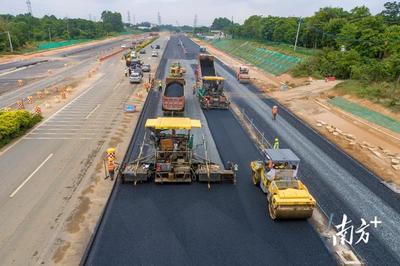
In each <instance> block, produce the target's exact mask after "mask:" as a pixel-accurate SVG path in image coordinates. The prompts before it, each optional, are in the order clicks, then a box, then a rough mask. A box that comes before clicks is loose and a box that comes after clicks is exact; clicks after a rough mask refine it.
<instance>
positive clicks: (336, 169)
mask: <svg viewBox="0 0 400 266" xmlns="http://www.w3.org/2000/svg"><path fill="white" fill-rule="evenodd" d="M184 44H186V45H187V47H190V48H189V49H193V50H194V49H198V46H197V45H194V44H193V43H192V42H191V41H190V40H188V39H184ZM217 72H218V74H219V75H222V76H223V77H225V78H226V85H227V86H226V87H227V91H228V92H229V93H230V94H231V96H232V97H231V98H232V101H233V102H234V103H235V104H237V105H238V106H239V107H240V108H244V109H245V112H246V113H247V114H248V115H249V116H250V117H251V118H253V119H254V123H255V124H256V126H257V127H258V128H259V129H261V130H262V132H264V134H265V136H266V137H267V138H268V139H270V140H273V139H274V138H275V137H278V138H279V139H280V143H281V146H283V147H289V148H291V149H293V151H294V152H295V153H296V154H297V155H298V156H299V157H300V158H301V160H302V165H301V168H300V174H301V176H302V177H303V181H304V182H305V183H306V184H307V186H308V188H309V189H310V190H311V192H312V194H313V195H314V196H316V198H317V200H318V202H319V204H320V205H321V206H322V208H323V210H324V211H325V212H326V213H328V214H329V213H333V214H334V217H335V219H334V220H335V222H336V223H339V222H341V218H342V214H347V215H348V216H349V217H350V218H351V219H352V220H353V222H354V225H355V229H356V228H357V227H358V226H359V225H360V224H361V220H360V219H361V218H364V219H365V220H367V221H368V222H369V221H371V220H373V219H374V216H377V217H378V218H379V219H380V220H382V223H383V224H382V225H381V226H380V227H378V228H376V229H374V228H368V230H367V231H369V232H370V233H371V235H370V240H369V243H368V244H359V245H356V246H355V249H356V251H357V252H358V253H359V254H360V255H361V256H362V257H363V258H364V259H365V260H366V261H367V262H368V263H369V264H371V265H382V264H385V265H396V264H397V265H398V264H399V263H400V214H399V212H400V206H399V205H398V202H399V200H400V195H399V194H396V193H394V192H393V191H391V190H390V189H388V188H387V187H386V186H384V185H383V184H382V183H380V182H379V178H378V177H377V176H375V175H373V174H372V173H371V172H369V171H367V170H366V169H365V168H364V167H362V166H361V165H360V164H359V163H357V162H356V161H355V160H353V159H351V158H350V157H349V156H348V155H346V154H344V153H343V152H341V151H340V150H339V149H338V148H336V147H335V146H334V145H332V144H331V143H329V142H328V141H326V140H325V139H324V138H323V137H321V136H320V135H318V134H317V133H316V132H315V131H313V130H312V129H310V128H309V127H307V126H305V125H304V124H302V123H301V122H300V121H299V120H298V119H296V118H295V117H294V116H293V115H292V114H290V112H288V111H286V110H285V109H284V107H282V106H281V107H280V109H281V112H280V115H279V119H278V120H277V121H275V122H274V121H272V120H271V118H270V113H271V107H272V106H273V105H277V104H278V103H276V102H275V101H273V100H272V99H264V98H263V97H261V98H260V96H259V95H260V91H258V90H257V88H255V87H253V86H251V85H242V84H240V83H238V82H237V80H236V78H235V76H234V73H233V72H232V70H229V69H227V68H226V67H224V66H223V65H222V64H218V65H217ZM371 227H372V225H371ZM355 237H356V239H355V241H357V240H358V235H355ZM382 258H385V261H384V262H382Z"/></svg>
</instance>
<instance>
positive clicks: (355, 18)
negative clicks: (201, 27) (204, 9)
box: [211, 1, 400, 81]
mask: <svg viewBox="0 0 400 266" xmlns="http://www.w3.org/2000/svg"><path fill="white" fill-rule="evenodd" d="M299 26H300V28H299V35H298V41H297V45H298V46H302V47H306V48H316V49H321V50H322V52H321V53H320V54H319V55H318V56H316V57H313V58H312V59H311V61H312V62H304V63H303V64H300V65H299V66H298V67H297V68H296V69H295V74H299V75H322V76H327V75H334V76H337V77H338V78H343V79H348V78H353V79H363V80H369V81H371V80H372V81H380V80H397V79H400V2H396V1H394V2H387V3H385V4H384V6H383V10H382V12H380V13H379V14H376V15H372V14H371V12H370V10H369V9H368V8H367V7H365V6H360V7H355V8H353V9H352V10H350V11H346V10H344V9H342V8H335V7H325V8H321V9H320V10H319V11H317V12H315V13H314V15H313V16H310V17H304V18H299V17H276V16H251V17H249V18H248V19H246V20H245V21H244V23H243V24H242V25H240V24H237V23H232V21H230V20H229V19H227V18H218V19H215V20H214V23H213V25H212V26H211V28H212V29H218V30H224V31H227V32H228V33H230V34H231V35H232V36H233V38H251V39H256V40H258V41H264V42H265V41H269V42H281V43H287V44H294V43H295V40H296V34H297V30H298V27H299Z"/></svg>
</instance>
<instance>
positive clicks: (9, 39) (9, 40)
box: [7, 31, 14, 53]
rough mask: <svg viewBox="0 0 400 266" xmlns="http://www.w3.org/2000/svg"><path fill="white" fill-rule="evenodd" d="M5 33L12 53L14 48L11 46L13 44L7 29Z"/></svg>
mask: <svg viewBox="0 0 400 266" xmlns="http://www.w3.org/2000/svg"><path fill="white" fill-rule="evenodd" d="M7 35H8V42H9V44H10V51H11V53H13V52H14V48H13V45H12V42H11V35H10V32H9V31H7Z"/></svg>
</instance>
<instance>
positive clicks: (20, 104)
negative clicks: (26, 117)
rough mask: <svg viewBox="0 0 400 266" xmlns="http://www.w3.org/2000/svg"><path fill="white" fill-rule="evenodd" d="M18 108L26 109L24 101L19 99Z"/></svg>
mask: <svg viewBox="0 0 400 266" xmlns="http://www.w3.org/2000/svg"><path fill="white" fill-rule="evenodd" d="M17 108H18V110H24V109H25V106H24V101H17Z"/></svg>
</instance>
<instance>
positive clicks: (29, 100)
mask: <svg viewBox="0 0 400 266" xmlns="http://www.w3.org/2000/svg"><path fill="white" fill-rule="evenodd" d="M27 99H28V104H32V103H33V97H32V96H28V97H27Z"/></svg>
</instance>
